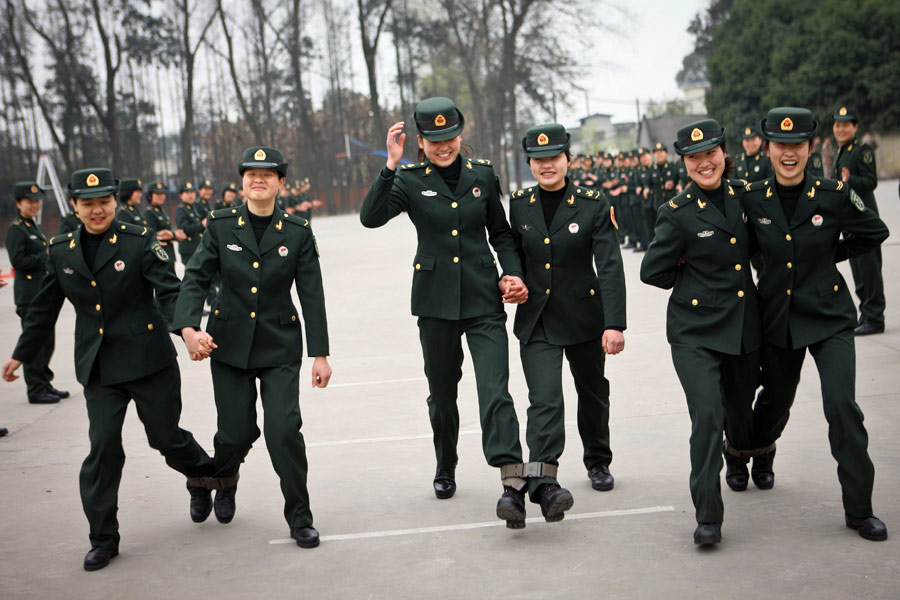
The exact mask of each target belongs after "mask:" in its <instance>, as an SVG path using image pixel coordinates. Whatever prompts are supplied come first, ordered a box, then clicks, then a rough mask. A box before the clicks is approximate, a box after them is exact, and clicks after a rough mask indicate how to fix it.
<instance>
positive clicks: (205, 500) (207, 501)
mask: <svg viewBox="0 0 900 600" xmlns="http://www.w3.org/2000/svg"><path fill="white" fill-rule="evenodd" d="M188 491H189V492H190V493H191V521H193V522H194V523H202V522H203V521H205V520H206V518H207V517H209V513H210V512H211V511H212V492H210V491H209V490H208V489H206V488H200V487H189V488H188Z"/></svg>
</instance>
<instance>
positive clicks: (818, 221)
mask: <svg viewBox="0 0 900 600" xmlns="http://www.w3.org/2000/svg"><path fill="white" fill-rule="evenodd" d="M812 224H813V227H821V226H822V215H813V218H812Z"/></svg>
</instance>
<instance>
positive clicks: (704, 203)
mask: <svg viewBox="0 0 900 600" xmlns="http://www.w3.org/2000/svg"><path fill="white" fill-rule="evenodd" d="M697 206H699V207H700V208H706V202H704V201H703V200H701V199H700V198H697Z"/></svg>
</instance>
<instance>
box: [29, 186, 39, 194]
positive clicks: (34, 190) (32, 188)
mask: <svg viewBox="0 0 900 600" xmlns="http://www.w3.org/2000/svg"><path fill="white" fill-rule="evenodd" d="M37 191H38V189H37V186H36V185H33V186H31V193H32V194H37Z"/></svg>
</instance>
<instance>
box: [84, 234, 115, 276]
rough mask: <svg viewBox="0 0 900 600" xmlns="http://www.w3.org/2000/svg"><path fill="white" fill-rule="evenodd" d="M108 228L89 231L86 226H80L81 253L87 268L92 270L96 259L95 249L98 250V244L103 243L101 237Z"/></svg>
mask: <svg viewBox="0 0 900 600" xmlns="http://www.w3.org/2000/svg"><path fill="white" fill-rule="evenodd" d="M107 231H109V230H108V229H107V230H106V231H104V232H103V233H90V232H89V231H88V230H87V227H82V228H81V254H82V256H84V262H85V264H87V266H88V269H90V270H91V271H93V270H94V261H95V260H96V259H97V251H98V250H100V244H102V243H103V237H104V236H105V235H106V232H107Z"/></svg>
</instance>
